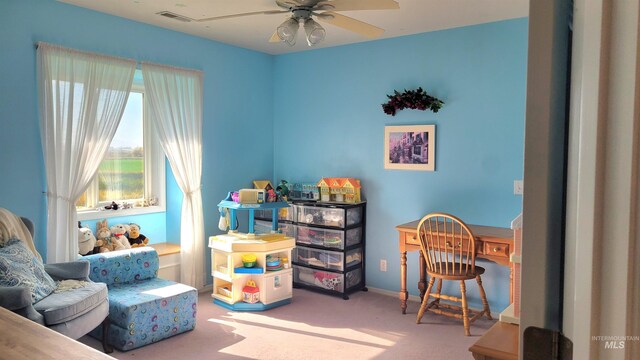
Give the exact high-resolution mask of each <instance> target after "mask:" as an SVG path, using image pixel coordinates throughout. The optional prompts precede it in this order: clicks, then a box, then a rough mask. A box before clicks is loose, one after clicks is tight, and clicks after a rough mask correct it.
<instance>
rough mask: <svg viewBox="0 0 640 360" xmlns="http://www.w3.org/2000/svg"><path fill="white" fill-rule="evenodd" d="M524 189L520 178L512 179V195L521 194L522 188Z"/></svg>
mask: <svg viewBox="0 0 640 360" xmlns="http://www.w3.org/2000/svg"><path fill="white" fill-rule="evenodd" d="M523 189H524V183H523V181H522V180H513V194H514V195H522V190H523Z"/></svg>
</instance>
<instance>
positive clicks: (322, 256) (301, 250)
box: [293, 246, 353, 270]
mask: <svg viewBox="0 0 640 360" xmlns="http://www.w3.org/2000/svg"><path fill="white" fill-rule="evenodd" d="M293 253H294V255H293V260H294V261H295V262H297V263H298V264H301V265H310V266H315V267H321V268H325V269H330V270H343V269H344V268H343V264H344V262H343V260H344V253H341V252H336V251H329V250H319V249H311V248H307V247H304V246H297V247H296V248H295V249H293ZM352 257H353V256H352Z"/></svg>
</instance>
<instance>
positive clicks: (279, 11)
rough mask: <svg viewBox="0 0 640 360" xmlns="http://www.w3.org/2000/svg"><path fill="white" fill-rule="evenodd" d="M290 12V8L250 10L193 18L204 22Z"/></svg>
mask: <svg viewBox="0 0 640 360" xmlns="http://www.w3.org/2000/svg"><path fill="white" fill-rule="evenodd" d="M288 12H289V10H267V11H254V12H248V13H242V14H231V15H223V16H214V17H209V18H204V19H193V20H194V21H197V22H203V21H212V20H223V19H231V18H237V17H242V16H251V15H272V14H284V13H288Z"/></svg>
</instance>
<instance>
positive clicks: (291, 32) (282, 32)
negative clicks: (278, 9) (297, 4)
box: [276, 18, 300, 46]
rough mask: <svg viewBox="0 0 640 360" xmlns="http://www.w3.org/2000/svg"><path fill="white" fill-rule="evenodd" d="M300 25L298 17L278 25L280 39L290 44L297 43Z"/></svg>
mask: <svg viewBox="0 0 640 360" xmlns="http://www.w3.org/2000/svg"><path fill="white" fill-rule="evenodd" d="M299 27H300V23H299V22H298V20H297V19H294V18H289V19H287V20H285V22H283V23H282V24H280V26H278V30H277V31H276V33H277V34H278V37H279V38H280V40H282V41H284V42H286V43H287V44H288V45H289V46H293V45H295V43H296V35H297V34H298V28H299Z"/></svg>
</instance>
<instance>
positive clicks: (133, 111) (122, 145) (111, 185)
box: [76, 70, 165, 219]
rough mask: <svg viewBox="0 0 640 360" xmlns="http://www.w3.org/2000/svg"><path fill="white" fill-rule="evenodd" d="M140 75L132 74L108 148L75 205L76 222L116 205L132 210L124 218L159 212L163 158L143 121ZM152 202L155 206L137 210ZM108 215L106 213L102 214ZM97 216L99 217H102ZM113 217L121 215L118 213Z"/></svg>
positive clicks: (148, 127)
mask: <svg viewBox="0 0 640 360" xmlns="http://www.w3.org/2000/svg"><path fill="white" fill-rule="evenodd" d="M144 99H145V97H144V86H143V85H142V73H141V72H140V71H139V70H138V71H136V74H135V77H134V85H133V87H132V90H131V93H130V94H129V98H128V100H127V106H126V108H125V110H124V113H123V115H122V119H121V120H120V124H119V126H118V130H117V131H116V134H115V136H114V137H113V140H112V141H111V145H110V146H109V149H108V150H107V153H106V155H105V158H104V159H103V160H102V163H101V164H100V167H99V168H98V172H97V174H96V176H95V178H94V180H93V182H92V183H91V184H90V185H89V187H88V188H87V191H85V193H84V194H83V195H82V196H81V197H80V199H79V200H78V202H77V203H76V209H77V210H78V216H79V218H80V219H90V218H92V215H93V214H95V209H96V208H100V207H104V206H105V205H108V204H111V202H112V201H115V202H116V203H119V204H121V203H127V204H130V205H131V206H132V208H131V210H128V211H127V215H128V214H136V213H147V212H152V211H163V210H164V209H163V208H164V186H165V184H164V179H165V175H164V155H163V153H162V150H161V147H160V145H159V144H158V142H157V140H156V136H153V135H152V133H153V129H152V128H151V126H150V125H151V124H149V122H148V121H147V119H146V117H145V101H144ZM151 198H155V199H156V200H157V205H159V206H160V208H158V206H154V207H151V208H148V207H141V205H142V204H143V201H144V200H145V199H146V200H149V199H151ZM106 214H108V213H106ZM106 214H105V213H104V212H101V213H100V217H104V215H106ZM112 215H114V216H116V215H117V216H121V215H125V214H123V213H122V212H121V211H118V212H114V213H112Z"/></svg>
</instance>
